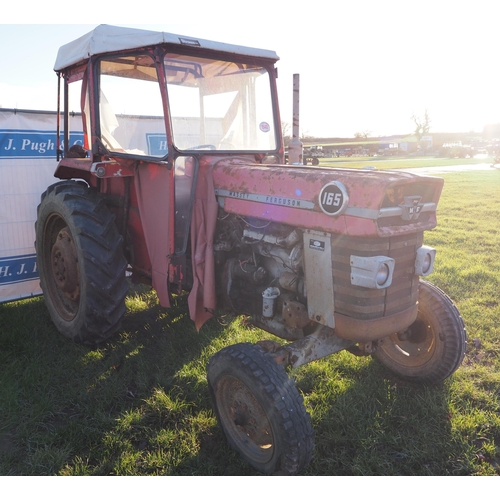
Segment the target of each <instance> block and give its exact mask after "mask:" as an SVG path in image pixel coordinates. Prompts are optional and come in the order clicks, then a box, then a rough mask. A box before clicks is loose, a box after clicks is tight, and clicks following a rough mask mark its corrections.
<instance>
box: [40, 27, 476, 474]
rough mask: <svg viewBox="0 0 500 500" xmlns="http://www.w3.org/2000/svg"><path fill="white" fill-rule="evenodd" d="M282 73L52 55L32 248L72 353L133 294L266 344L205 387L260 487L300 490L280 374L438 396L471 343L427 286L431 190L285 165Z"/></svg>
mask: <svg viewBox="0 0 500 500" xmlns="http://www.w3.org/2000/svg"><path fill="white" fill-rule="evenodd" d="M277 61H278V57H277V55H276V53H275V52H273V51H268V50H262V49H254V48H248V47H241V46H234V45H228V44H225V43H216V42H211V41H207V40H200V39H194V38H188V37H183V36H178V35H173V34H168V33H163V32H152V31H143V30H136V29H128V28H119V27H112V26H106V25H102V26H99V27H97V28H96V29H95V30H94V31H92V32H91V33H89V34H88V35H85V36H83V37H81V38H79V39H77V40H75V41H74V42H71V43H69V44H67V45H65V46H63V47H61V48H60V50H59V53H58V56H57V60H56V64H55V68H54V69H55V71H56V73H57V75H58V76H59V78H58V81H59V82H60V84H59V94H60V95H61V99H60V100H62V101H63V110H62V112H61V113H58V117H59V116H60V115H61V116H62V124H59V123H58V134H57V136H58V137H59V136H60V135H61V137H62V138H63V140H62V142H61V144H60V152H59V156H58V165H57V168H56V171H55V174H54V175H55V177H56V178H58V179H60V181H59V182H57V183H55V184H53V185H52V186H50V187H49V188H48V189H47V191H46V192H45V193H43V194H42V196H41V203H40V205H39V207H38V218H37V222H36V243H35V246H36V252H37V261H38V268H39V273H40V282H41V286H42V288H43V292H44V297H45V303H46V305H47V308H48V311H49V313H50V316H51V318H52V321H53V322H54V324H55V326H56V327H57V329H58V330H59V331H60V332H61V333H62V334H64V335H66V336H67V337H69V338H71V339H73V340H75V341H77V342H82V343H84V344H89V345H91V344H96V343H99V342H102V341H105V340H106V339H108V338H109V337H110V336H111V335H112V334H113V333H114V332H116V331H117V330H118V329H119V328H120V321H121V319H122V317H123V316H124V313H125V296H126V294H127V289H128V285H127V283H128V282H129V280H131V281H132V282H141V283H148V284H150V285H151V286H152V287H153V288H154V289H155V290H156V292H157V295H158V299H159V302H160V304H161V305H162V306H165V307H168V306H169V305H170V303H171V300H172V296H173V295H174V294H175V295H177V294H181V293H188V306H189V311H190V316H191V318H192V320H193V321H194V323H195V326H196V328H197V329H200V328H201V327H202V325H203V324H204V322H205V321H207V320H208V319H209V318H211V317H212V316H213V315H214V314H216V313H218V312H219V311H229V312H231V313H234V314H236V315H245V316H247V317H248V318H249V320H250V321H251V322H252V323H253V324H254V325H256V326H257V327H259V328H261V329H262V330H265V331H267V332H270V333H271V334H273V335H275V336H276V337H278V338H279V339H280V341H279V342H274V341H268V340H267V341H261V342H258V343H257V344H251V343H242V344H237V345H232V346H230V347H227V348H225V349H222V350H221V351H220V352H218V353H217V354H215V355H214V356H213V357H212V358H211V360H210V362H209V365H208V368H207V372H208V375H207V379H208V386H209V391H210V396H211V400H212V403H213V407H214V412H215V415H216V417H217V420H218V423H219V425H220V427H221V428H222V430H223V432H224V434H225V436H226V438H227V440H228V442H229V444H230V445H231V446H232V447H234V448H235V449H236V450H237V451H238V452H239V453H240V454H241V455H242V457H243V458H244V459H245V460H246V461H248V462H249V463H250V464H251V465H253V466H254V467H255V468H256V469H257V470H259V471H261V472H263V473H267V474H272V473H283V474H296V473H298V472H300V471H301V470H303V469H304V468H305V467H306V466H307V464H308V463H309V461H310V460H311V458H312V453H313V447H314V445H313V431H312V426H311V423H310V419H309V416H308V414H307V412H306V409H305V406H304V402H303V399H302V397H301V395H300V393H299V391H298V390H297V388H296V386H295V385H294V382H293V380H292V379H291V378H290V377H289V375H288V373H289V372H290V369H291V368H295V367H298V366H301V365H304V364H306V363H309V362H311V361H314V360H318V359H321V358H323V357H325V356H328V355H330V354H333V353H335V352H338V351H341V350H348V351H350V352H352V353H353V354H354V355H373V356H374V357H376V358H377V359H378V360H379V361H380V362H381V363H382V364H383V365H385V367H387V369H389V370H390V371H392V372H393V373H394V374H395V375H396V376H398V377H400V378H402V379H406V380H409V381H413V382H420V383H424V384H435V383H438V382H441V381H443V380H444V379H446V378H447V377H449V376H450V375H451V374H452V373H453V372H454V371H455V370H456V369H457V368H458V367H459V365H460V364H461V362H462V359H463V356H464V352H465V347H466V335H465V328H464V324H463V321H462V318H461V317H460V314H459V312H458V311H457V309H456V307H455V306H454V304H453V303H452V301H451V300H450V299H449V298H448V297H447V296H446V295H445V294H444V293H443V292H442V291H441V290H440V289H439V288H437V287H436V286H434V285H432V284H430V283H429V282H427V281H423V280H422V278H425V277H426V276H428V275H429V274H430V273H431V272H432V270H433V265H434V259H435V254H436V251H435V250H434V249H433V248H430V247H428V246H425V245H423V239H424V231H425V230H428V229H432V228H434V227H435V226H436V208H437V204H438V200H439V197H440V194H441V190H442V186H443V180H442V179H439V178H434V177H423V176H418V175H413V174H410V173H404V172H401V171H399V172H398V171H390V172H389V171H386V172H381V171H374V170H352V169H339V168H321V167H316V166H304V165H300V164H297V162H290V164H288V165H286V164H285V161H284V145H283V139H282V134H281V129H280V114H279V108H278V96H277V90H276V78H277V70H276V67H275V64H276V63H277ZM61 84H62V85H61ZM61 87H62V88H61ZM75 106H76V108H75ZM75 109H76V110H78V111H79V112H81V115H82V126H83V137H84V139H83V141H80V142H79V143H72V142H71V141H72V139H71V137H72V136H71V131H70V130H69V126H68V123H69V119H68V117H69V114H70V113H71V112H72V111H74V110H75ZM58 120H59V118H58ZM80 137H81V134H80Z"/></svg>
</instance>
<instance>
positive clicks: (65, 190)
mask: <svg viewBox="0 0 500 500" xmlns="http://www.w3.org/2000/svg"><path fill="white" fill-rule="evenodd" d="M37 211H38V216H37V221H36V224H35V232H36V241H35V248H36V253H37V265H38V271H39V274H40V285H41V287H42V290H43V292H44V298H45V304H46V305H47V309H48V311H49V313H50V316H51V318H52V321H53V322H54V324H55V326H56V328H57V329H58V330H59V331H60V332H61V333H62V334H63V335H65V336H67V337H69V338H71V339H73V340H75V341H77V342H82V343H85V344H97V343H99V342H102V341H104V340H106V339H107V338H109V337H110V336H111V335H112V334H113V333H114V332H115V331H116V330H117V329H118V328H119V326H120V322H121V319H122V317H123V315H124V314H125V295H126V293H127V289H128V286H127V282H126V276H125V269H126V261H125V258H124V256H123V250H122V243H123V242H122V237H121V236H120V234H119V233H118V230H117V228H116V225H115V218H114V216H113V215H112V214H111V213H110V211H109V210H108V208H107V207H106V204H105V202H104V199H103V198H102V197H101V196H100V195H99V193H98V192H97V191H96V190H94V189H92V188H90V187H88V186H87V185H86V184H85V183H83V182H75V181H63V182H59V183H57V184H54V185H52V186H50V187H49V188H48V189H47V191H46V192H45V193H44V194H43V195H42V200H41V203H40V205H39V206H38V210H37Z"/></svg>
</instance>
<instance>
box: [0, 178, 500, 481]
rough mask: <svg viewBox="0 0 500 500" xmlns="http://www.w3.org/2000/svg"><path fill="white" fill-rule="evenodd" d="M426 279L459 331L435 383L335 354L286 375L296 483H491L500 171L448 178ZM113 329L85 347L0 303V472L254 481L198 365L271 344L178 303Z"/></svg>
mask: <svg viewBox="0 0 500 500" xmlns="http://www.w3.org/2000/svg"><path fill="white" fill-rule="evenodd" d="M443 177H444V178H445V188H444V192H443V196H442V199H441V202H440V205H439V209H438V224H439V225H438V227H437V228H436V229H435V230H433V231H430V232H428V233H426V239H425V243H426V244H428V245H431V246H434V247H436V248H437V250H438V255H437V262H436V266H435V272H434V274H432V275H431V276H430V280H429V281H431V282H433V283H434V284H436V285H437V286H439V287H441V288H442V289H443V290H445V291H446V293H448V294H449V295H450V297H451V298H452V299H453V300H454V301H455V303H456V305H457V307H458V308H459V310H460V311H461V313H462V316H463V318H464V321H465V324H466V328H467V332H468V339H469V343H468V349H467V353H466V357H465V360H464V363H463V365H462V366H461V367H460V368H459V370H458V371H457V372H456V373H455V374H454V375H453V376H452V377H451V378H450V379H448V380H447V381H446V382H445V383H443V384H441V385H438V386H437V387H432V388H428V387H420V386H413V385H411V384H408V383H402V382H400V381H399V380H397V379H395V378H394V377H392V376H391V375H390V374H389V373H388V372H387V371H386V369H385V368H384V367H383V366H382V365H381V364H379V363H378V362H377V361H376V360H374V359H372V358H370V357H361V358H360V357H354V356H353V355H351V354H349V353H347V352H342V353H339V354H337V355H334V356H331V357H329V358H327V359H323V360H320V361H316V362H313V363H311V364H309V365H307V366H305V367H301V368H299V369H297V370H294V371H293V373H291V375H293V376H294V377H295V379H296V383H297V386H298V388H299V390H300V391H301V393H302V394H303V396H304V400H305V404H306V407H307V410H308V411H309V413H310V415H311V418H312V422H313V427H314V430H315V443H316V449H315V454H314V459H313V461H312V463H311V464H310V466H309V467H308V468H307V469H306V470H305V471H304V473H303V474H304V475H305V476H308V475H317V476H325V475H347V476H349V475H364V476H366V475H386V476H388V475H389V476H393V475H406V476H410V475H420V476H454V475H461V476H464V475H468V476H494V475H499V474H500V319H499V318H500V295H499V285H500V222H499V214H500V172H498V171H497V170H491V171H484V172H479V173H472V172H469V173H455V174H445V175H443ZM127 307H128V309H127V314H126V317H125V319H124V323H123V327H122V329H121V331H120V332H119V333H118V334H117V335H116V336H115V337H114V338H113V339H112V340H111V341H109V342H108V343H106V344H105V345H102V346H100V347H99V348H97V349H89V348H86V347H83V346H81V345H77V344H74V343H72V342H71V341H68V340H67V339H65V338H63V337H62V336H61V335H60V334H58V333H57V332H56V330H55V329H54V327H53V325H52V323H51V321H50V319H49V316H48V313H47V311H46V309H45V306H44V300H43V298H34V299H30V300H24V301H19V302H13V303H9V304H3V305H1V304H0V380H1V384H0V475H4V476H6V475H30V476H33V475H38V476H46V475H62V476H70V475H79V476H83V475H99V476H103V475H182V476H187V475H196V476H200V475H256V474H257V473H256V472H255V471H254V470H253V469H252V468H251V467H249V466H248V465H247V464H246V463H245V462H243V461H242V460H241V459H240V458H239V456H238V455H237V454H236V453H235V452H233V451H232V450H231V449H230V448H229V447H228V445H227V444H226V441H225V439H224V437H223V435H222V432H221V430H220V429H219V427H218V426H217V424H216V421H215V418H214V415H213V413H212V410H211V407H210V403H209V397H208V390H207V382H206V372H205V367H206V364H207V362H208V359H209V358H210V356H212V355H213V354H214V353H215V352H217V351H218V350H220V349H221V348H223V347H225V346H227V345H230V344H234V343H238V342H245V341H250V342H255V341H257V340H260V339H263V338H269V339H271V338H273V337H272V336H270V335H268V334H265V333H262V332H261V331H259V330H257V329H255V328H252V327H249V326H247V325H245V322H244V320H243V319H242V318H236V319H231V318H219V319H218V320H215V319H214V320H211V321H210V322H209V323H208V324H207V325H205V326H204V327H203V328H202V330H201V332H200V333H197V332H196V330H195V329H194V327H193V325H192V324H191V322H190V320H189V318H188V313H187V306H186V301H185V298H183V297H179V298H178V299H177V301H176V303H175V304H174V307H172V308H171V309H169V310H166V309H163V308H161V307H160V306H159V305H158V302H157V299H156V296H155V293H154V292H152V291H150V290H148V289H146V288H142V289H135V290H133V291H131V293H130V294H129V296H128V299H127Z"/></svg>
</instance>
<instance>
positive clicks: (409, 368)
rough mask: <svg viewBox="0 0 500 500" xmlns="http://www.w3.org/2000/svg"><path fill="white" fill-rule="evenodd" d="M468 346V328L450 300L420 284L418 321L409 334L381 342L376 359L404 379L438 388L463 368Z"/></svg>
mask: <svg viewBox="0 0 500 500" xmlns="http://www.w3.org/2000/svg"><path fill="white" fill-rule="evenodd" d="M466 345H467V337H466V332H465V325H464V322H463V320H462V317H461V316H460V313H459V312H458V310H457V308H456V307H455V305H454V304H453V302H452V301H451V299H450V298H449V297H448V296H447V295H446V294H445V293H444V292H443V291H442V290H440V289H439V288H438V287H436V286H434V285H432V284H431V283H428V282H426V281H421V282H420V285H419V295H418V316H417V319H416V320H415V322H414V323H413V324H412V325H410V326H409V327H408V328H407V329H406V330H404V331H402V332H398V333H394V334H392V335H390V336H389V337H386V338H384V339H382V340H381V341H379V345H378V349H377V351H376V352H375V356H376V357H377V358H378V359H379V361H381V362H382V363H383V364H384V365H385V366H386V367H387V368H388V369H389V370H391V371H392V372H393V373H395V374H396V375H397V376H399V377H400V378H402V379H405V380H409V381H412V382H420V383H425V384H436V383H438V382H441V381H443V380H445V379H446V378H448V377H449V376H450V375H452V374H453V372H455V370H456V369H457V368H458V367H459V366H460V364H461V363H462V360H463V358H464V354H465V349H466Z"/></svg>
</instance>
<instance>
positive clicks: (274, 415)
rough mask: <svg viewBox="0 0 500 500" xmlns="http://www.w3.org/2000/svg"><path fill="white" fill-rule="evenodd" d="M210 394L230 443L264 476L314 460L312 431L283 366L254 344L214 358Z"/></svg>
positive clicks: (297, 468)
mask: <svg viewBox="0 0 500 500" xmlns="http://www.w3.org/2000/svg"><path fill="white" fill-rule="evenodd" d="M207 375H208V377H207V378H208V384H209V388H210V396H211V399H212V404H213V406H214V410H215V414H216V416H217V420H218V422H219V425H220V426H221V427H222V429H223V431H224V434H225V435H226V438H227V440H228V442H229V444H230V445H231V446H232V447H233V448H235V449H236V450H237V451H238V452H239V453H240V455H241V456H242V457H243V459H244V460H246V461H247V462H248V463H249V464H250V465H252V466H253V467H254V468H256V469H257V470H259V471H260V472H263V473H265V474H273V473H278V472H279V473H284V474H297V473H298V472H300V471H301V470H302V469H304V468H305V467H306V466H307V464H308V463H309V461H310V460H311V457H312V451H313V448H314V444H313V431H312V427H311V423H310V419H309V415H308V414H307V412H306V410H305V407H304V404H303V400H302V397H301V396H300V394H299V392H298V391H297V388H296V387H295V385H294V383H293V381H292V380H291V379H290V378H288V376H287V375H286V373H285V370H284V368H283V367H282V366H281V365H278V364H277V363H276V362H275V361H274V359H273V358H272V357H271V356H270V355H269V354H267V353H265V352H264V351H263V350H262V349H261V348H260V347H259V346H257V345H254V344H236V345H233V346H230V347H226V348H225V349H222V350H221V351H219V352H218V353H217V354H215V355H214V356H213V357H212V358H211V359H210V362H209V364H208V368H207Z"/></svg>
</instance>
